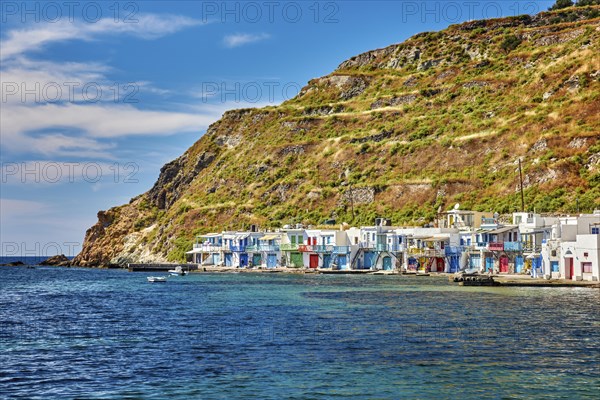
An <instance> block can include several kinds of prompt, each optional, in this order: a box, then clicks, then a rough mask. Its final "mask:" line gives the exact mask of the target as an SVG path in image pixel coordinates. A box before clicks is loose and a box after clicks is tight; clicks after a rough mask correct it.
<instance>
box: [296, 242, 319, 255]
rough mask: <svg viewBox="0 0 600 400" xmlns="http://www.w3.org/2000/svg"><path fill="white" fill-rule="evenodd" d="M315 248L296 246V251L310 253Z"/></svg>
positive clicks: (306, 245) (304, 245)
mask: <svg viewBox="0 0 600 400" xmlns="http://www.w3.org/2000/svg"><path fill="white" fill-rule="evenodd" d="M314 247H315V246H311V245H308V244H301V245H299V246H298V251H300V252H303V253H310V252H313V251H314V249H313V248H314Z"/></svg>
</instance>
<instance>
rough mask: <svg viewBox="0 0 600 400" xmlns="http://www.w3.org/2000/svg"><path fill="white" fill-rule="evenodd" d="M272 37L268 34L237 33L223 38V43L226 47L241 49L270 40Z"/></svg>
mask: <svg viewBox="0 0 600 400" xmlns="http://www.w3.org/2000/svg"><path fill="white" fill-rule="evenodd" d="M270 37H271V35H269V34H268V33H236V34H233V35H227V36H225V37H224V38H223V43H224V44H225V46H226V47H229V48H233V47H239V46H243V45H246V44H250V43H255V42H260V41H262V40H266V39H269V38H270Z"/></svg>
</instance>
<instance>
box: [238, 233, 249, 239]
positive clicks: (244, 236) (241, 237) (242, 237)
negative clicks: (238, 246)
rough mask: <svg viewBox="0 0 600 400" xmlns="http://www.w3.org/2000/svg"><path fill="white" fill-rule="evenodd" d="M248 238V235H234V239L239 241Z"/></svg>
mask: <svg viewBox="0 0 600 400" xmlns="http://www.w3.org/2000/svg"><path fill="white" fill-rule="evenodd" d="M248 236H250V234H248V233H247V234H245V235H236V236H235V238H236V239H237V240H241V239H246V238H247V237H248Z"/></svg>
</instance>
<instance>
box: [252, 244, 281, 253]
mask: <svg viewBox="0 0 600 400" xmlns="http://www.w3.org/2000/svg"><path fill="white" fill-rule="evenodd" d="M246 251H247V252H254V253H256V252H260V251H267V252H269V251H279V246H278V245H273V244H259V245H255V246H248V247H246Z"/></svg>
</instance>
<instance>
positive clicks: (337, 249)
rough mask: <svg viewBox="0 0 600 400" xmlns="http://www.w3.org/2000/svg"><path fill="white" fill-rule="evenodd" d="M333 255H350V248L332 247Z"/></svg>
mask: <svg viewBox="0 0 600 400" xmlns="http://www.w3.org/2000/svg"><path fill="white" fill-rule="evenodd" d="M333 253H334V254H348V253H350V246H334V247H333Z"/></svg>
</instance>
